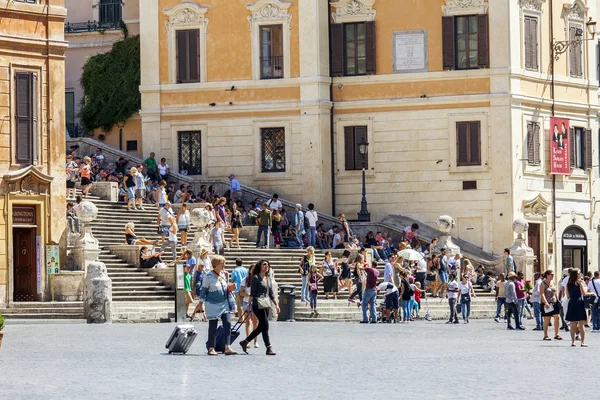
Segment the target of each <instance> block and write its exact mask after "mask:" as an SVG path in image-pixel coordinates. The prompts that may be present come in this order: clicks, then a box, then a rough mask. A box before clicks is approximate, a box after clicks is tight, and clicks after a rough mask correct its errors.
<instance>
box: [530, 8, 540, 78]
mask: <svg viewBox="0 0 600 400" xmlns="http://www.w3.org/2000/svg"><path fill="white" fill-rule="evenodd" d="M537 32H538V20H537V18H531V25H530V29H529V34H530V35H531V48H530V53H531V69H533V70H535V71H537V70H538V68H539V66H538V47H539V44H538V34H537Z"/></svg>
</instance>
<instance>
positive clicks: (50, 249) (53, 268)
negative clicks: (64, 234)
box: [46, 244, 60, 275]
mask: <svg viewBox="0 0 600 400" xmlns="http://www.w3.org/2000/svg"><path fill="white" fill-rule="evenodd" d="M58 273H60V248H59V246H58V245H57V244H47V245H46V274H48V275H54V274H58Z"/></svg>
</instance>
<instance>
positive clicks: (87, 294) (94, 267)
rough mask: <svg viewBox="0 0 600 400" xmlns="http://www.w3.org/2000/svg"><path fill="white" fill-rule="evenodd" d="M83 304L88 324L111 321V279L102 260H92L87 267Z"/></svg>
mask: <svg viewBox="0 0 600 400" xmlns="http://www.w3.org/2000/svg"><path fill="white" fill-rule="evenodd" d="M83 306H84V313H85V318H86V320H87V322H88V324H103V323H107V322H108V323H111V322H112V281H111V279H110V278H109V277H108V273H107V272H106V265H104V263H102V262H99V261H94V262H92V263H90V264H89V265H88V267H87V273H86V278H85V286H84V290H83Z"/></svg>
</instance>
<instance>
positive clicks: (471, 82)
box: [140, 0, 600, 270]
mask: <svg viewBox="0 0 600 400" xmlns="http://www.w3.org/2000/svg"><path fill="white" fill-rule="evenodd" d="M400 3H402V4H400ZM408 16H410V17H408ZM590 18H591V19H592V21H596V20H597V19H598V1H597V0H589V1H587V2H583V1H581V0H571V1H566V0H563V1H559V0H507V1H494V0H492V1H489V2H488V1H485V0H434V1H427V2H410V1H407V2H398V1H397V0H339V1H329V2H327V1H320V0H302V1H295V0H294V1H293V0H289V1H283V0H256V1H251V2H248V1H245V0H231V1H227V2H223V1H218V0H203V1H180V0H159V1H156V2H149V3H147V4H144V7H143V8H140V32H141V38H142V49H141V56H142V71H141V74H142V81H141V88H140V90H141V92H142V109H141V111H140V117H141V128H142V132H143V142H142V144H141V148H142V152H143V156H144V157H145V156H147V155H148V154H149V153H150V152H151V151H154V152H156V154H157V157H166V159H167V162H168V164H169V165H170V166H171V168H172V169H173V170H175V171H180V172H184V173H187V174H188V175H196V176H201V177H210V178H214V177H225V176H227V175H228V174H230V173H235V174H236V175H237V177H238V179H239V180H240V181H241V182H242V183H244V184H247V185H250V186H255V187H257V188H260V189H262V190H265V191H269V192H278V193H279V194H280V196H283V197H285V198H287V199H290V200H293V201H298V202H300V203H302V204H305V205H306V204H307V203H309V202H312V203H314V204H315V205H316V208H317V209H318V210H322V211H324V212H328V213H339V212H344V213H346V215H348V216H349V217H350V218H353V216H354V215H356V213H357V212H358V211H359V208H360V199H361V176H362V169H363V166H364V168H365V170H366V179H367V185H366V186H367V198H368V202H369V203H368V205H369V211H370V212H371V213H372V219H373V220H379V219H381V218H384V217H385V216H386V215H388V214H402V215H407V216H411V217H413V218H415V219H417V220H419V221H422V222H424V223H427V224H431V225H433V224H434V221H435V220H436V218H437V217H438V216H440V215H442V214H449V215H452V216H453V217H454V219H455V220H456V223H457V228H456V231H455V232H454V235H455V236H458V237H460V238H462V239H465V240H467V241H469V242H471V243H473V244H475V245H477V246H479V247H481V248H483V249H484V250H487V251H493V252H495V253H497V254H501V253H502V250H503V249H504V248H505V247H510V245H511V244H512V243H513V242H514V233H513V231H512V229H511V225H512V222H513V221H514V220H515V219H517V218H525V219H527V220H528V222H529V226H530V230H529V232H528V242H529V245H530V246H531V247H532V248H534V251H535V254H536V257H537V261H536V265H535V269H536V270H544V269H546V268H547V267H556V268H562V267H563V266H571V265H576V266H580V267H581V268H582V269H584V270H585V269H588V268H591V269H595V268H596V265H597V263H596V262H595V259H596V256H597V255H598V251H599V247H598V240H597V239H598V215H597V212H596V202H597V200H596V199H597V198H598V196H597V195H596V194H599V193H600V192H599V188H598V183H597V177H598V162H597V159H598V154H599V153H598V148H597V146H598V110H599V106H598V73H597V69H598V68H597V62H596V59H597V51H598V50H597V48H596V45H595V41H593V40H588V39H592V36H591V35H590V34H589V33H588V32H587V26H586V22H588V21H589V19H590ZM553 39H554V41H571V43H570V46H569V48H568V50H567V51H566V52H565V53H564V54H561V55H558V54H556V53H557V52H555V51H554V47H555V42H553ZM582 39H585V40H582ZM559 47H560V46H559ZM557 49H558V48H557ZM557 56H558V57H557ZM551 60H554V63H551ZM551 66H553V67H554V68H553V70H552V69H550V67H551ZM552 72H554V73H552ZM552 113H554V114H555V116H557V117H564V118H567V119H569V120H570V121H571V126H572V127H574V130H573V135H572V137H573V138H574V142H573V146H571V147H572V148H573V159H574V161H575V163H574V164H573V166H572V167H571V168H570V171H569V173H568V174H567V175H561V176H556V177H554V178H553V176H552V175H551V174H550V166H549V158H550V155H551V152H550V148H551V141H550V136H549V133H548V132H549V129H550V116H551V115H552ZM363 139H364V140H365V141H366V142H367V143H368V154H367V156H363V155H361V154H360V152H359V144H360V143H361V141H362V140H363ZM594 160H596V161H594ZM553 182H554V184H553ZM584 254H585V255H584ZM590 262H593V266H590Z"/></svg>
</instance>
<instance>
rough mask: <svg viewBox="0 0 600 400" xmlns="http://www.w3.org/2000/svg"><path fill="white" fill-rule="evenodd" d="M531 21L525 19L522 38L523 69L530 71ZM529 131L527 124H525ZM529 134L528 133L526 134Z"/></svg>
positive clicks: (527, 18)
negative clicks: (523, 42) (523, 41)
mask: <svg viewBox="0 0 600 400" xmlns="http://www.w3.org/2000/svg"><path fill="white" fill-rule="evenodd" d="M531 21H532V18H529V17H525V23H524V26H523V36H524V38H525V68H528V69H531V68H532V67H531V64H532V63H531ZM527 125H528V126H527V129H529V124H527ZM528 134H529V133H528Z"/></svg>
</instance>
